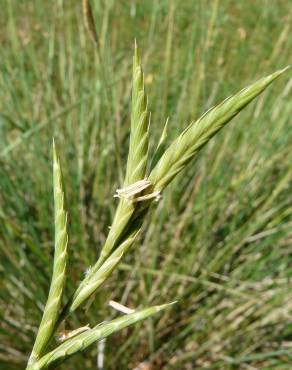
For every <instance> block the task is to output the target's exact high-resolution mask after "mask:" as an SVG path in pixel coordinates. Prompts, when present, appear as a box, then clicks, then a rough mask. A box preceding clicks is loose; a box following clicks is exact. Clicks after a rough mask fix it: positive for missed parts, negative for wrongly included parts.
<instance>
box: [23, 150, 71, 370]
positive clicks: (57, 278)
mask: <svg viewBox="0 0 292 370" xmlns="http://www.w3.org/2000/svg"><path fill="white" fill-rule="evenodd" d="M53 157H54V167H53V178H54V205H55V255H54V267H53V276H52V281H51V286H50V291H49V295H48V300H47V303H46V306H45V310H44V313H43V317H42V321H41V324H40V327H39V331H38V334H37V337H36V340H35V344H34V347H33V350H32V353H31V356H30V361H29V363H30V364H31V363H33V362H35V361H36V360H38V359H39V357H40V356H41V355H42V354H43V352H44V350H45V349H46V346H47V344H48V342H49V340H50V338H51V336H52V334H53V331H54V329H55V324H56V322H57V320H58V317H59V314H60V307H61V301H62V294H63V290H64V285H65V277H66V263H67V244H68V234H67V213H66V212H65V209H64V191H63V185H62V173H61V167H60V160H59V158H58V155H57V152H56V147H55V144H54V143H53Z"/></svg>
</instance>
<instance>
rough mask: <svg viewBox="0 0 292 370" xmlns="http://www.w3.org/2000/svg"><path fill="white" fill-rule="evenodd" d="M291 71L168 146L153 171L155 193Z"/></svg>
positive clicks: (231, 101) (225, 105) (229, 102)
mask: <svg viewBox="0 0 292 370" xmlns="http://www.w3.org/2000/svg"><path fill="white" fill-rule="evenodd" d="M287 68H288V67H287ZM287 68H285V69H282V70H280V71H277V72H275V73H273V74H271V75H269V76H267V77H264V78H262V79H260V80H259V81H257V82H255V83H254V84H252V85H250V86H249V87H246V88H245V89H243V90H241V91H240V92H238V93H237V94H235V95H234V96H231V97H230V98H227V99H226V100H224V101H223V102H222V103H221V104H219V105H217V106H216V107H214V108H212V109H210V110H209V111H207V112H206V113H205V114H204V115H203V116H202V117H201V118H199V119H198V120H197V121H195V122H192V123H191V124H190V125H189V126H188V127H187V128H186V129H185V131H184V132H183V133H182V134H181V135H180V136H179V137H178V138H177V139H176V140H175V141H174V142H173V143H172V144H171V145H170V146H169V147H168V149H167V150H166V151H165V153H164V154H163V156H162V157H161V158H160V160H159V162H158V163H157V165H156V166H155V168H154V169H153V170H152V172H151V174H150V176H149V180H150V181H151V182H152V184H153V188H154V191H162V190H163V189H164V188H165V187H166V186H167V185H168V184H169V183H170V182H171V181H172V180H173V178H174V177H175V176H176V175H177V174H178V173H179V172H180V171H181V170H182V169H184V167H185V166H186V165H187V164H188V162H190V161H191V160H192V159H193V158H194V156H195V155H196V154H197V153H198V152H199V150H200V149H201V148H202V147H203V146H204V145H205V144H206V143H207V142H208V141H209V140H210V139H211V138H212V137H213V136H214V135H215V134H216V133H217V132H218V131H219V130H221V128H223V127H224V126H225V125H226V124H227V123H228V122H229V121H230V120H231V119H232V118H234V117H235V116H236V115H237V114H238V113H239V112H240V111H241V110H242V109H243V108H244V107H245V106H247V105H248V104H249V103H250V102H251V101H252V100H253V99H254V98H255V97H257V96H258V95H259V94H261V93H262V92H263V91H264V90H265V89H266V88H267V87H268V86H269V85H270V84H271V83H272V82H273V81H274V80H275V79H277V78H278V77H279V76H281V75H282V74H283V73H284V72H285V71H286V70H287Z"/></svg>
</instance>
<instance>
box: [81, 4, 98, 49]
mask: <svg viewBox="0 0 292 370" xmlns="http://www.w3.org/2000/svg"><path fill="white" fill-rule="evenodd" d="M82 5H83V16H84V23H85V27H86V29H87V31H88V33H89V35H90V37H91V38H92V40H93V41H94V42H95V43H96V45H97V46H98V44H99V42H98V37H97V33H96V28H95V23H94V18H93V15H92V9H91V5H90V0H83V4H82Z"/></svg>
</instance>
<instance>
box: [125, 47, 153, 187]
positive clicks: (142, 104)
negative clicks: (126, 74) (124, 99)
mask: <svg viewBox="0 0 292 370" xmlns="http://www.w3.org/2000/svg"><path fill="white" fill-rule="evenodd" d="M148 128H149V114H148V112H147V96H146V93H145V87H144V74H143V71H142V67H141V65H140V60H139V54H138V48H137V44H136V42H135V52H134V58H133V81H132V112H131V136H130V148H129V155H128V162H127V171H126V179H125V184H124V185H125V186H127V185H129V184H133V183H135V182H136V181H139V180H142V179H143V178H144V177H145V174H146V168H147V157H148V141H149V140H148Z"/></svg>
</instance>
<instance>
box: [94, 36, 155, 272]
mask: <svg viewBox="0 0 292 370" xmlns="http://www.w3.org/2000/svg"><path fill="white" fill-rule="evenodd" d="M148 129H149V115H148V111H147V96H146V94H145V88H144V75H143V71H142V67H141V65H140V60H139V54H138V48H137V44H136V42H135V51H134V57H133V77H132V112H131V135H130V147H129V155H128V161H127V170H126V176H125V182H124V186H128V185H130V184H133V183H135V182H137V181H139V180H142V179H144V178H145V175H146V168H147V162H148V143H149V138H148ZM134 210H135V206H134V205H133V204H132V202H129V201H127V200H124V199H121V200H120V202H119V205H118V208H117V211H116V214H115V217H114V220H113V224H112V227H111V230H110V232H109V235H108V238H107V240H106V243H105V245H104V246H103V249H102V251H101V254H100V258H99V260H98V261H97V263H96V264H95V266H93V268H92V272H91V273H92V274H93V273H95V272H96V271H97V270H98V269H99V268H100V266H101V265H102V264H103V262H104V261H105V260H106V258H107V257H108V255H109V254H110V252H111V251H112V249H113V248H114V247H115V246H116V244H117V242H118V240H119V239H120V237H121V235H122V233H123V232H124V231H125V228H126V227H127V225H128V223H129V220H130V218H131V216H132V215H133V212H134Z"/></svg>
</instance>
